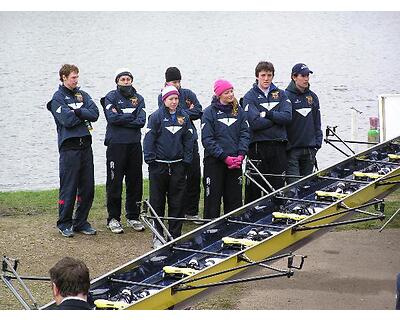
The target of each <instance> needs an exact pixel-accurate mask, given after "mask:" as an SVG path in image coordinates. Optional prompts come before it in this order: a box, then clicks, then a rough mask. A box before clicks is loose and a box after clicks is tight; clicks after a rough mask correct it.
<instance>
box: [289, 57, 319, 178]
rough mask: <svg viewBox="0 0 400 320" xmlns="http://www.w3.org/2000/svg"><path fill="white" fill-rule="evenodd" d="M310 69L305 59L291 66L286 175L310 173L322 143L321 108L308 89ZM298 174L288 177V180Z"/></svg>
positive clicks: (313, 94)
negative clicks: (303, 61) (290, 118)
mask: <svg viewBox="0 0 400 320" xmlns="http://www.w3.org/2000/svg"><path fill="white" fill-rule="evenodd" d="M312 73H313V72H312V71H311V70H310V69H309V68H308V66H307V65H305V64H304V63H297V64H296V65H294V66H293V68H292V75H291V77H292V81H291V82H290V83H289V86H288V87H287V88H286V93H287V95H288V97H289V99H290V101H291V102H292V110H293V111H292V118H293V119H292V122H291V123H290V124H289V125H288V126H287V127H286V128H287V133H288V140H289V143H288V168H287V171H286V173H287V174H288V175H296V176H299V175H300V176H307V175H309V174H311V173H312V171H313V168H314V165H315V155H316V153H317V150H318V149H319V148H321V144H322V137H323V134H322V130H321V112H320V108H319V100H318V97H317V95H316V94H315V93H314V92H312V91H311V90H310V83H309V77H310V74H312ZM296 180H297V178H293V177H292V178H290V177H289V178H287V182H288V183H292V182H294V181H296Z"/></svg>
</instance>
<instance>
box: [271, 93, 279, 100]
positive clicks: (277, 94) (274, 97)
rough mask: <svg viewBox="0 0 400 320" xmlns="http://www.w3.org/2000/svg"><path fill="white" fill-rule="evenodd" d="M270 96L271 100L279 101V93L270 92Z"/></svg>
mask: <svg viewBox="0 0 400 320" xmlns="http://www.w3.org/2000/svg"><path fill="white" fill-rule="evenodd" d="M271 96H272V98H273V99H279V91H272V92H271Z"/></svg>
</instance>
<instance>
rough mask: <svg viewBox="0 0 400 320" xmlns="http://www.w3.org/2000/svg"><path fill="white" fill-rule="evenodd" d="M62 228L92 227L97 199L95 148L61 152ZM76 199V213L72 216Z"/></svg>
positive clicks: (60, 212) (59, 214)
mask: <svg viewBox="0 0 400 320" xmlns="http://www.w3.org/2000/svg"><path fill="white" fill-rule="evenodd" d="M59 170H60V172H59V174H60V191H59V201H58V204H59V205H58V221H57V227H58V228H59V229H65V228H70V227H71V226H73V228H74V230H75V231H79V230H81V229H83V228H86V227H88V226H90V224H89V222H88V221H87V218H88V216H89V210H90V208H91V207H92V203H93V198H94V166H93V152H92V147H91V146H89V147H86V148H84V149H72V150H63V149H62V148H61V150H60V158H59ZM75 200H76V210H75V214H73V211H74V206H75Z"/></svg>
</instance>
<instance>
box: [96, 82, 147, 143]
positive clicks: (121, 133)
mask: <svg viewBox="0 0 400 320" xmlns="http://www.w3.org/2000/svg"><path fill="white" fill-rule="evenodd" d="M144 108H145V103H144V99H143V97H142V96H141V95H140V94H138V93H137V92H136V93H135V95H134V97H133V98H130V99H127V98H125V97H124V96H123V95H122V94H121V93H120V92H119V91H118V90H113V91H110V92H109V93H108V94H107V95H106V96H105V99H104V108H103V110H104V115H105V117H106V120H107V130H106V136H105V139H104V144H105V145H106V146H108V145H110V144H113V143H124V144H128V143H138V142H140V140H141V132H140V129H141V128H143V127H144V125H145V123H146V111H145V109H144ZM112 109H116V110H117V113H115V112H113V111H112Z"/></svg>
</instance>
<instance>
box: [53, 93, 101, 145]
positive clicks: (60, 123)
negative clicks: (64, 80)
mask: <svg viewBox="0 0 400 320" xmlns="http://www.w3.org/2000/svg"><path fill="white" fill-rule="evenodd" d="M47 109H48V110H49V111H50V112H51V113H52V115H53V117H54V121H55V122H56V126H57V134H58V148H59V149H60V148H61V146H62V145H63V143H64V142H65V141H66V140H68V139H70V138H81V137H85V136H91V134H90V131H89V129H88V127H87V124H86V122H87V121H90V122H94V121H97V119H98V118H99V109H98V108H97V106H96V104H95V103H94V101H93V100H92V98H91V97H90V96H89V95H88V94H87V93H86V92H85V91H83V90H80V88H78V87H77V88H75V89H74V90H69V89H68V88H67V87H65V86H64V85H60V86H59V88H58V90H57V91H56V92H55V93H54V95H53V98H52V99H51V101H49V102H48V103H47ZM74 110H75V111H74Z"/></svg>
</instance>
